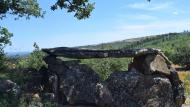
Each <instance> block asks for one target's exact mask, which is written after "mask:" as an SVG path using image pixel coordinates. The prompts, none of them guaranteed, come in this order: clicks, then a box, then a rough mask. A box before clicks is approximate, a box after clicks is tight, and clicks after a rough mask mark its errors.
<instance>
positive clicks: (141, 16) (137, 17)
mask: <svg viewBox="0 0 190 107" xmlns="http://www.w3.org/2000/svg"><path fill="white" fill-rule="evenodd" d="M119 18H120V19H133V20H155V19H157V17H156V16H152V15H148V14H136V15H123V14H121V15H120V16H119Z"/></svg>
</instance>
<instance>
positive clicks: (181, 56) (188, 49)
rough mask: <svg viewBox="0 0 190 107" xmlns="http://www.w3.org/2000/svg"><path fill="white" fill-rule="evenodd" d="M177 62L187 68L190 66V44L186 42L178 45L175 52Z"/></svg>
mask: <svg viewBox="0 0 190 107" xmlns="http://www.w3.org/2000/svg"><path fill="white" fill-rule="evenodd" d="M174 56H175V60H174V62H175V63H178V64H180V65H182V66H184V67H186V68H190V45H189V44H186V45H183V46H180V47H177V49H176V53H175V55H174Z"/></svg>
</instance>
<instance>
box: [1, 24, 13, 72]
mask: <svg viewBox="0 0 190 107" xmlns="http://www.w3.org/2000/svg"><path fill="white" fill-rule="evenodd" d="M12 36H13V34H12V33H10V32H9V31H8V30H7V29H6V28H3V27H0V70H2V69H4V68H5V66H4V65H5V64H4V62H5V55H4V48H5V46H7V45H10V44H11V41H10V38H11V37H12Z"/></svg>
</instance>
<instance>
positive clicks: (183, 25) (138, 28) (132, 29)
mask: <svg viewBox="0 0 190 107" xmlns="http://www.w3.org/2000/svg"><path fill="white" fill-rule="evenodd" d="M120 29H121V31H122V32H125V34H128V35H136V36H148V35H154V34H163V33H168V32H182V31H183V30H189V29H190V20H189V19H185V20H181V21H180V20H171V21H157V22H150V23H147V24H126V25H123V26H121V27H120Z"/></svg>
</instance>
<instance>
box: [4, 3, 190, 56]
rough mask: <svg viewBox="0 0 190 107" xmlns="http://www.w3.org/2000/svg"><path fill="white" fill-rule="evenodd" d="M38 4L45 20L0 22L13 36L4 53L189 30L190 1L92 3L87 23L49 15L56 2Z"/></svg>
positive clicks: (58, 14) (64, 15)
mask: <svg viewBox="0 0 190 107" xmlns="http://www.w3.org/2000/svg"><path fill="white" fill-rule="evenodd" d="M38 1H39V4H40V6H41V8H42V9H43V10H45V11H46V14H45V17H44V18H37V19H36V18H31V19H30V20H25V18H21V19H19V20H16V21H15V20H14V16H8V17H7V18H5V19H4V20H1V22H0V25H1V26H3V27H7V28H8V29H9V31H10V32H12V33H13V34H14V36H13V37H12V39H11V41H12V46H8V47H6V49H5V51H6V52H18V51H20V52H21V51H22V52H24V51H32V50H33V44H34V42H36V43H37V44H38V45H39V47H40V48H53V47H63V46H67V47H73V46H83V45H91V44H99V43H106V42H112V41H118V40H124V39H129V38H136V37H142V36H150V35H156V34H163V33H169V32H182V31H184V30H189V29H190V11H189V10H190V6H189V4H190V0H152V1H151V2H147V1H146V0H91V2H95V9H94V11H93V12H92V14H91V16H90V18H89V19H86V20H77V19H76V18H74V17H73V14H72V13H67V12H66V11H65V10H57V11H51V10H50V6H51V5H52V4H53V3H55V0H47V1H46V0H38Z"/></svg>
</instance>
